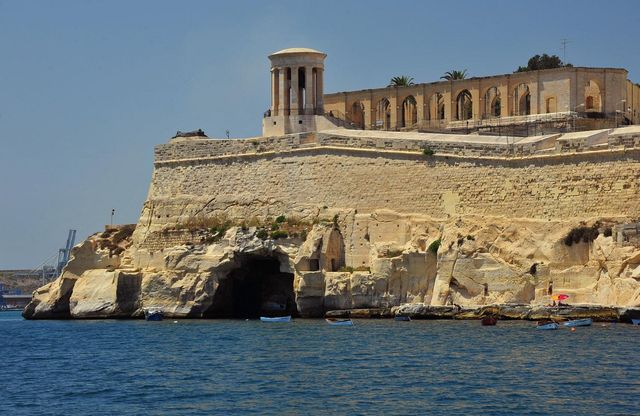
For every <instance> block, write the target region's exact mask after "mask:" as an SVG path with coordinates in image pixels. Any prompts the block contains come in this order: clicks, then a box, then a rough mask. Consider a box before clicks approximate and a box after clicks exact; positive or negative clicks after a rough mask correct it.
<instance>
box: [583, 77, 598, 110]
mask: <svg viewBox="0 0 640 416" xmlns="http://www.w3.org/2000/svg"><path fill="white" fill-rule="evenodd" d="M584 97H585V98H584V109H585V111H591V112H596V113H600V112H602V105H601V101H602V98H601V95H600V86H599V85H598V83H597V82H596V81H594V80H589V82H588V83H587V85H586V86H585V87H584Z"/></svg>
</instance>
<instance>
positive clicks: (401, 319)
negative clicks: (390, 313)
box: [393, 315, 411, 322]
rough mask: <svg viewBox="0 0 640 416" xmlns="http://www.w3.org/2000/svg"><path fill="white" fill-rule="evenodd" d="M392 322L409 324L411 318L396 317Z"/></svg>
mask: <svg viewBox="0 0 640 416" xmlns="http://www.w3.org/2000/svg"><path fill="white" fill-rule="evenodd" d="M393 320H394V321H401V322H409V321H411V318H410V317H408V316H404V315H398V316H396V317H394V318H393Z"/></svg>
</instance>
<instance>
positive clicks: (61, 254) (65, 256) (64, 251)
mask: <svg viewBox="0 0 640 416" xmlns="http://www.w3.org/2000/svg"><path fill="white" fill-rule="evenodd" d="M75 242H76V230H69V235H67V245H66V246H65V247H64V248H61V249H60V250H58V263H57V264H56V277H57V276H60V273H62V269H63V268H64V266H66V265H67V263H68V262H69V254H71V249H72V248H73V245H74V244H75Z"/></svg>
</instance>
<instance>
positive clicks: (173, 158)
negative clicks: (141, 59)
mask: <svg viewBox="0 0 640 416" xmlns="http://www.w3.org/2000/svg"><path fill="white" fill-rule="evenodd" d="M619 130H623V129H619ZM638 146H640V131H635V130H634V131H630V132H624V131H622V132H618V130H613V131H606V130H600V131H593V132H582V133H570V134H565V135H560V134H550V135H545V136H536V137H526V138H522V137H509V136H502V137H499V136H473V135H444V134H421V133H418V134H416V133H395V132H394V133H389V132H385V133H382V134H380V132H371V131H368V132H361V131H360V132H353V131H346V130H345V131H344V132H343V131H341V130H334V131H328V132H319V133H301V134H291V135H286V136H280V137H261V138H251V139H242V140H237V139H236V140H186V141H176V142H170V143H167V144H162V145H158V146H156V148H155V162H156V164H162V163H167V162H177V161H192V160H197V159H210V158H218V157H234V156H242V155H257V154H264V153H282V152H288V151H295V150H300V149H309V148H322V147H331V148H349V149H362V150H370V151H402V152H416V153H418V152H420V153H422V152H425V151H426V152H428V154H439V155H450V156H451V155H455V156H460V157H472V158H473V157H490V158H521V157H531V156H538V155H551V154H563V153H572V152H585V151H596V150H607V149H609V150H614V149H619V148H621V147H624V148H633V147H638Z"/></svg>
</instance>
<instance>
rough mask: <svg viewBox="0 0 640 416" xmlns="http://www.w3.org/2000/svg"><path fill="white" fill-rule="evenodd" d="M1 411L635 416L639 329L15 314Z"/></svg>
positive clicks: (2, 350)
mask: <svg viewBox="0 0 640 416" xmlns="http://www.w3.org/2000/svg"><path fill="white" fill-rule="evenodd" d="M0 328H2V334H3V335H4V337H3V341H2V342H1V343H0V356H2V357H3V375H4V380H10V382H5V383H3V384H4V386H3V394H2V400H0V410H3V411H6V412H7V413H8V414H13V415H16V414H18V415H19V414H92V415H95V414H105V415H106V414H148V415H208V414H233V413H235V414H240V413H241V414H301V413H305V414H320V413H322V414H372V413H380V414H424V413H430V414H479V413H486V414H504V415H507V414H530V415H538V414H539V415H546V414H549V413H555V414H576V415H591V414H597V413H602V414H619V415H637V414H640V407H639V406H638V401H637V400H636V399H635V398H637V397H638V396H639V395H640V381H639V380H640V364H638V360H637V359H636V357H637V353H638V348H637V345H638V337H640V328H638V327H632V326H630V325H617V326H614V327H610V328H602V327H598V326H593V327H590V328H580V329H579V330H578V331H576V332H570V331H567V330H559V331H549V332H540V331H536V330H535V329H534V328H533V327H532V324H531V323H527V322H500V323H499V324H498V326H496V327H492V328H483V327H481V326H480V325H479V323H478V322H458V321H412V322H395V321H390V320H381V321H377V320H371V321H366V320H365V321H360V320H359V321H356V325H355V326H354V327H341V328H338V327H331V326H328V325H326V324H325V322H324V321H322V320H296V321H294V322H292V323H290V324H265V323H261V322H259V321H249V322H246V321H239V320H238V321H205V320H193V321H180V322H179V323H178V324H173V322H169V321H167V322H159V323H148V322H144V321H112V320H103V321H23V320H22V319H21V318H20V316H19V314H13V315H11V313H6V312H5V313H2V314H0Z"/></svg>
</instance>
